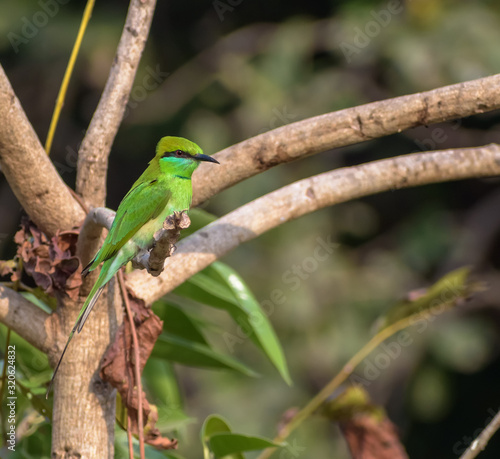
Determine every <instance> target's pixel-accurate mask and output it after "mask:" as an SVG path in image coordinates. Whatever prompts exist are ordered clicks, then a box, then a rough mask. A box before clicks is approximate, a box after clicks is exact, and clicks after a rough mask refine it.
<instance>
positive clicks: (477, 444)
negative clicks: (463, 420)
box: [460, 411, 500, 459]
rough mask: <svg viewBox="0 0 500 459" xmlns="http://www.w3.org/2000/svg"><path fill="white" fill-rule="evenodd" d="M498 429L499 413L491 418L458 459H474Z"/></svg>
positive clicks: (499, 427) (499, 426)
mask: <svg viewBox="0 0 500 459" xmlns="http://www.w3.org/2000/svg"><path fill="white" fill-rule="evenodd" d="M498 429H500V411H499V412H498V413H497V414H496V415H495V416H494V417H493V419H492V420H491V421H490V422H489V424H488V425H487V426H486V427H485V428H484V430H483V431H482V432H481V433H480V434H479V436H478V437H477V438H476V439H475V440H474V441H473V442H472V443H471V445H470V446H469V447H468V448H467V450H466V451H465V453H463V454H462V455H461V456H460V459H474V458H475V457H476V456H477V455H478V454H479V453H480V452H481V451H483V450H484V449H485V448H486V445H487V444H488V442H489V441H490V439H491V437H493V435H494V434H495V432H496V431H497V430H498Z"/></svg>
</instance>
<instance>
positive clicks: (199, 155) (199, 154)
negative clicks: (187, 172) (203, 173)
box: [193, 153, 220, 164]
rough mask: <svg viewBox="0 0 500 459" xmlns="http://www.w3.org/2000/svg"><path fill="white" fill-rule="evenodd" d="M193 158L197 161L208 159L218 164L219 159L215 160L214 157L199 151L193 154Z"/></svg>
mask: <svg viewBox="0 0 500 459" xmlns="http://www.w3.org/2000/svg"><path fill="white" fill-rule="evenodd" d="M193 158H194V159H196V160H197V161H208V162H210V163H217V164H220V163H219V161H217V160H216V159H215V158H212V157H211V156H208V155H203V154H201V153H198V154H196V155H194V156H193Z"/></svg>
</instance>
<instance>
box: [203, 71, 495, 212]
mask: <svg viewBox="0 0 500 459" xmlns="http://www.w3.org/2000/svg"><path fill="white" fill-rule="evenodd" d="M497 108H500V74H498V75H493V76H490V77H486V78H481V79H478V80H473V81H467V82H465V83H459V84H454V85H451V86H444V87H442V88H439V89H434V90H432V91H426V92H421V93H417V94H411V95H408V96H402V97H396V98H393V99H388V100H383V101H380V102H372V103H369V104H365V105H360V106H357V107H353V108H347V109H345V110H340V111H337V112H333V113H327V114H324V115H320V116H316V117H314V118H308V119H306V120H303V121H298V122H296V123H292V124H288V125H286V126H283V127H280V128H278V129H274V130H272V131H269V132H266V133H264V134H260V135H258V136H255V137H252V138H250V139H248V140H245V141H243V142H240V143H238V144H236V145H233V146H231V147H229V148H226V149H224V150H222V151H220V152H219V153H217V155H216V158H217V159H218V160H219V162H220V163H221V166H220V167H219V168H218V169H217V175H214V173H213V170H210V168H209V167H207V165H206V164H202V165H200V167H199V168H198V170H197V171H195V175H194V178H193V205H198V204H200V203H201V202H203V201H205V200H207V199H208V198H210V197H211V196H213V195H215V194H217V193H218V192H219V191H221V190H224V189H226V188H228V187H230V186H232V185H234V184H235V183H238V182H241V181H242V180H244V179H246V178H248V177H251V176H253V175H256V174H258V173H259V172H263V171H265V170H267V169H269V168H271V167H273V166H276V165H277V164H280V163H286V162H290V161H294V160H296V159H299V158H302V157H306V156H310V155H313V154H315V153H319V152H322V151H325V150H329V149H332V148H338V147H342V146H346V145H352V144H354V143H357V142H363V141H365V140H370V139H375V138H378V137H383V136H386V135H389V134H394V133H397V132H401V131H402V130H404V129H409V128H411V127H415V126H420V125H427V124H433V123H438V122H443V121H447V120H452V119H456V118H463V117H465V116H470V115H474V114H477V113H483V112H487V111H489V110H494V109H497Z"/></svg>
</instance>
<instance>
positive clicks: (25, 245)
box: [13, 218, 82, 300]
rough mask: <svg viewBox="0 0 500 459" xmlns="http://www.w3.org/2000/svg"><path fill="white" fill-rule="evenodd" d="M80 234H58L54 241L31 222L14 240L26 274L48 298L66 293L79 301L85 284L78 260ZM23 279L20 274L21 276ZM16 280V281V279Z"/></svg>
mask: <svg viewBox="0 0 500 459" xmlns="http://www.w3.org/2000/svg"><path fill="white" fill-rule="evenodd" d="M77 239H78V231H76V230H74V231H63V232H58V233H57V234H56V235H55V236H53V237H52V238H51V239H50V240H49V239H48V238H47V236H46V235H45V234H44V233H43V232H41V231H40V230H39V229H38V228H37V227H36V226H35V225H34V223H32V222H31V221H29V220H28V219H27V218H25V219H23V221H22V222H21V229H20V230H19V231H18V232H17V233H16V235H15V237H14V240H15V241H16V243H17V244H18V250H17V256H18V257H20V258H21V259H22V261H23V265H24V269H25V271H26V272H27V273H28V274H29V275H30V276H31V277H33V279H34V281H35V283H36V284H37V285H38V286H39V287H41V288H42V289H43V290H44V291H45V292H46V293H48V294H56V293H63V294H66V295H68V296H69V297H70V298H71V299H73V300H76V299H77V297H78V291H79V288H80V285H81V283H82V278H81V272H80V269H79V268H80V260H79V259H78V258H77V257H76V241H77ZM17 276H19V273H17ZM13 280H14V279H13Z"/></svg>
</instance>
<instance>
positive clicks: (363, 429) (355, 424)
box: [340, 414, 408, 459]
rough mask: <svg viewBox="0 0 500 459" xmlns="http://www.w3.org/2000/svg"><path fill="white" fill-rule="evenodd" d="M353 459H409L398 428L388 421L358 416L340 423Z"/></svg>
mask: <svg viewBox="0 0 500 459" xmlns="http://www.w3.org/2000/svg"><path fill="white" fill-rule="evenodd" d="M340 428H341V430H342V433H343V434H344V437H345V439H346V441H347V444H348V445H349V450H350V451H351V455H352V457H353V459H408V455H407V454H406V451H405V449H404V447H403V445H402V444H401V442H400V441H399V438H398V434H397V430H396V427H395V426H394V424H393V423H392V422H391V421H390V420H389V419H388V418H384V419H382V420H379V419H377V418H376V417H374V416H372V415H370V414H358V415H356V416H354V417H353V418H352V419H351V420H349V421H344V422H341V423H340Z"/></svg>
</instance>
